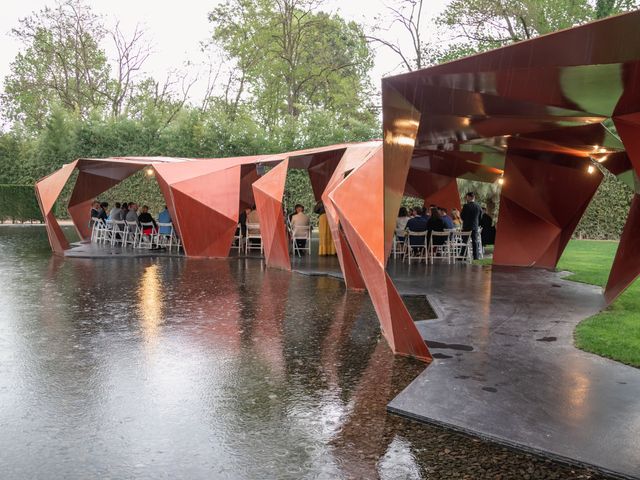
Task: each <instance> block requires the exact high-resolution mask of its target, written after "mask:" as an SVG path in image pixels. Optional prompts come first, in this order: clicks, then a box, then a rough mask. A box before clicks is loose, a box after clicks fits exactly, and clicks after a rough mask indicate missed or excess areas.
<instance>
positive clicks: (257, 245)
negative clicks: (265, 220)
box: [244, 223, 264, 255]
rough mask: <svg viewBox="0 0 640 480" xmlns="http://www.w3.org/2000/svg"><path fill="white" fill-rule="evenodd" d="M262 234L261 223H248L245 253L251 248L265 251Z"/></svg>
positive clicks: (261, 251)
mask: <svg viewBox="0 0 640 480" xmlns="http://www.w3.org/2000/svg"><path fill="white" fill-rule="evenodd" d="M263 248H264V247H263V245H262V234H261V233H260V224H259V223H247V235H246V237H245V243H244V253H245V255H246V254H247V253H248V252H249V250H260V254H262V253H263V251H264V250H263Z"/></svg>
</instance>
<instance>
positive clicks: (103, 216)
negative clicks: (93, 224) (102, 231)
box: [98, 202, 109, 222]
mask: <svg viewBox="0 0 640 480" xmlns="http://www.w3.org/2000/svg"><path fill="white" fill-rule="evenodd" d="M108 209H109V203H107V202H102V203H101V204H100V213H99V215H98V218H100V219H101V220H102V221H103V222H106V221H107V220H108V218H109V214H108V213H107V211H108Z"/></svg>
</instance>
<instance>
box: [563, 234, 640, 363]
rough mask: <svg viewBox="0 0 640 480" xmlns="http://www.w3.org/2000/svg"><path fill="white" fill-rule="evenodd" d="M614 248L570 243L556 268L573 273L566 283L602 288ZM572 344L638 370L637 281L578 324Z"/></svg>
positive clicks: (639, 287) (591, 242)
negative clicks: (573, 282) (602, 308)
mask: <svg viewBox="0 0 640 480" xmlns="http://www.w3.org/2000/svg"><path fill="white" fill-rule="evenodd" d="M617 248H618V243H617V242H602V241H595V240H572V241H571V242H570V243H569V246H568V247H567V249H566V250H565V252H564V254H563V255H562V258H561V259H560V262H559V263H558V269H559V270H569V271H570V272H573V274H572V275H571V276H569V277H567V278H568V279H569V280H574V281H576V282H584V283H590V284H593V285H600V286H604V285H605V284H606V283H607V278H608V275H609V269H610V268H611V264H612V263H613V257H614V256H615V253H616V249H617ZM575 342H576V346H577V347H578V348H581V349H583V350H586V351H588V352H593V353H597V354H598V355H602V356H603V357H608V358H612V359H614V360H618V361H620V362H623V363H627V364H629V365H633V366H635V367H640V281H636V282H635V283H633V285H631V286H630V287H629V288H628V289H627V291H625V292H624V293H623V294H622V295H621V296H620V297H619V298H618V299H617V300H616V301H615V302H613V304H612V305H611V306H610V307H609V308H607V309H606V310H604V311H603V312H601V313H599V314H597V315H595V316H593V317H591V318H587V319H586V320H584V321H582V322H581V323H580V324H579V325H578V326H577V327H576V332H575Z"/></svg>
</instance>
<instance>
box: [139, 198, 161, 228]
mask: <svg viewBox="0 0 640 480" xmlns="http://www.w3.org/2000/svg"><path fill="white" fill-rule="evenodd" d="M140 210H141V212H140V215H138V222H139V223H141V224H142V223H152V224H153V228H152V227H147V226H145V227H144V228H143V229H142V233H143V234H144V235H150V234H151V233H152V232H153V229H154V228H156V229H157V228H158V224H157V223H156V221H155V220H154V219H153V217H152V216H151V214H150V213H149V207H147V206H146V205H143V206H142V208H141V209H140Z"/></svg>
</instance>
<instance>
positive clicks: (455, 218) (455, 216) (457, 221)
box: [451, 208, 462, 229]
mask: <svg viewBox="0 0 640 480" xmlns="http://www.w3.org/2000/svg"><path fill="white" fill-rule="evenodd" d="M451 221H452V222H453V226H454V227H455V228H457V229H460V228H462V218H460V211H459V210H458V209H457V208H453V209H451Z"/></svg>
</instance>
